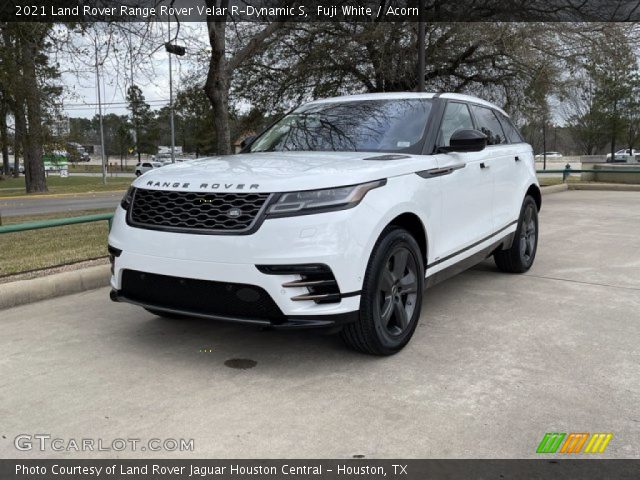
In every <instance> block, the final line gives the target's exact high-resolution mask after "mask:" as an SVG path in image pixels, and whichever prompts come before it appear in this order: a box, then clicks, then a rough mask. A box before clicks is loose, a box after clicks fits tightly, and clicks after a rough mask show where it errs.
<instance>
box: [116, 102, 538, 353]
mask: <svg viewBox="0 0 640 480" xmlns="http://www.w3.org/2000/svg"><path fill="white" fill-rule="evenodd" d="M540 205H541V195H540V188H539V185H538V182H537V179H536V175H535V166H534V158H533V152H532V149H531V146H530V145H528V144H527V143H525V142H524V140H523V138H522V136H521V135H520V133H519V132H518V130H517V129H516V128H515V127H514V125H513V123H512V122H511V120H510V119H509V117H508V116H507V114H506V113H505V112H504V111H502V110H501V109H500V108H498V107H496V106H495V105H493V104H491V103H488V102H486V101H484V100H481V99H479V98H475V97H472V96H467V95H459V94H449V93H443V94H429V93H381V94H364V95H353V96H345V97H337V98H329V99H323V100H317V101H313V102H310V103H307V104H305V105H303V106H301V107H299V108H297V109H296V110H294V111H293V112H292V113H290V114H288V115H286V116H284V117H283V118H282V119H281V120H279V121H278V122H276V123H275V124H273V125H272V126H271V127H269V128H267V129H266V130H265V131H264V132H263V133H261V134H260V135H258V136H257V137H255V138H248V139H246V141H245V142H244V145H243V150H242V151H241V152H240V153H238V154H236V155H230V156H220V157H212V158H201V159H196V160H192V161H186V162H182V163H176V164H171V165H167V166H164V167H161V168H158V169H152V170H149V171H148V172H146V173H144V174H143V175H141V176H140V177H138V178H137V179H136V180H135V181H134V182H133V184H132V186H131V188H130V189H129V190H128V192H127V193H126V195H125V196H124V198H123V199H122V202H121V204H120V206H118V208H117V210H116V213H115V216H114V219H113V223H112V226H111V231H110V234H109V255H110V259H111V262H112V272H113V275H112V277H111V287H112V290H111V298H112V299H113V300H115V301H118V302H129V303H133V304H136V305H139V306H141V307H144V308H145V309H147V310H148V311H150V312H152V313H154V314H156V315H159V316H165V317H200V318H206V319H212V320H225V321H234V322H239V323H246V324H253V325H261V326H271V327H274V328H311V327H317V328H323V329H327V330H330V331H335V332H336V333H337V332H339V333H340V335H341V336H342V338H343V340H344V341H345V343H346V344H347V345H348V346H349V347H351V348H354V349H356V350H359V351H362V352H365V353H370V354H375V355H390V354H393V353H396V352H398V351H399V350H400V349H402V348H403V347H404V346H405V345H406V344H407V342H408V341H409V340H410V338H411V336H412V335H413V333H414V331H415V329H416V325H417V323H418V319H419V317H420V311H421V307H422V302H423V290H424V289H425V288H427V287H429V286H432V285H434V284H435V283H437V282H440V281H442V280H443V279H445V278H447V277H449V276H451V275H454V274H456V273H459V272H461V271H463V270H464V269H467V268H469V267H470V266H472V265H474V264H476V263H478V262H480V261H482V260H484V259H486V258H487V257H489V256H491V255H492V256H493V257H494V259H495V263H496V265H497V266H498V269H499V270H501V271H504V272H511V273H522V272H525V271H527V270H528V269H529V268H530V267H531V265H532V263H533V261H534V259H535V255H536V249H537V243H538V212H539V210H540ZM428 298H429V297H428V295H427V296H426V299H427V301H428Z"/></svg>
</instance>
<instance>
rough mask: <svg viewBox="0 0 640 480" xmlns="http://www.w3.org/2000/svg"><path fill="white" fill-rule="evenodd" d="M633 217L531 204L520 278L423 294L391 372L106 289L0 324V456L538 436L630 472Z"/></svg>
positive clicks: (633, 441) (586, 199) (506, 452)
mask: <svg viewBox="0 0 640 480" xmlns="http://www.w3.org/2000/svg"><path fill="white" fill-rule="evenodd" d="M639 206H640V194H638V193H634V192H587V191H570V192H564V193H558V194H553V195H548V196H545V197H544V198H543V208H542V212H541V232H542V233H541V238H540V249H539V251H538V258H537V260H536V263H535V266H534V267H533V268H532V269H531V271H530V272H529V273H527V274H525V275H507V274H502V273H499V272H497V271H496V269H495V267H494V266H493V263H492V262H490V261H487V262H485V263H483V264H481V265H479V266H478V267H476V268H474V269H473V270H471V271H468V272H466V273H464V274H462V275H459V276H458V277H456V278H453V279H451V280H449V281H447V282H445V283H443V284H441V285H439V286H437V287H435V288H434V289H432V290H429V291H427V293H426V296H425V310H424V313H423V316H422V318H421V321H420V324H419V327H418V329H417V331H416V334H415V337H414V338H413V340H412V341H411V343H410V344H409V345H408V347H407V348H406V349H405V350H404V351H402V352H401V353H399V354H397V355H395V356H393V357H389V358H375V357H369V356H365V355H361V354H358V353H354V352H351V351H349V350H346V349H345V348H344V347H343V346H342V344H341V342H340V340H339V339H338V338H336V337H330V336H321V335H317V334H313V333H300V332H297V333H293V332H275V331H264V330H259V329H256V328H253V327H245V326H236V325H229V324H220V323H214V322H209V321H203V320H166V319H160V318H157V317H155V316H153V315H151V314H149V313H147V312H145V311H144V310H141V309H139V308H136V307H134V306H131V305H126V304H114V303H111V302H110V301H109V299H108V290H107V289H100V290H95V291H90V292H86V293H83V294H78V295H72V296H67V297H61V298H57V299H54V300H50V301H44V302H40V303H36V304H32V305H26V306H22V307H18V308H14V309H11V310H5V311H2V312H0V322H1V323H2V335H1V336H0V352H2V354H1V356H0V385H1V389H0V392H1V393H0V398H1V400H0V418H2V422H1V423H0V436H1V439H0V457H11V458H27V457H31V458H33V457H56V458H97V457H113V456H115V455H116V454H114V452H113V451H111V452H108V451H107V452H82V453H76V452H54V451H50V450H49V451H45V452H39V451H35V452H34V451H32V452H20V451H17V450H16V449H15V448H14V445H13V439H14V438H15V437H16V436H17V435H19V434H23V433H24V434H36V433H48V434H50V435H52V437H58V438H62V439H63V440H65V441H66V440H69V439H81V438H87V437H91V438H95V439H102V440H103V441H104V442H105V443H106V444H110V442H111V441H112V440H113V439H116V438H137V439H142V440H143V441H144V440H145V439H150V438H161V439H165V438H174V439H175V438H183V439H193V440H194V450H193V451H192V452H172V453H170V454H169V456H171V457H172V458H180V457H194V458H210V457H211V458H216V457H221V458H242V457H250V458H251V457H253V458H269V457H298V458H351V457H352V456H354V455H364V456H365V457H367V458H379V457H382V458H384V457H387V458H394V457H395V458H398V457H402V458H407V457H417V458H424V457H434V458H447V457H469V458H495V457H498V458H505V457H506V458H521V457H536V453H535V450H536V447H537V446H538V444H539V443H540V440H541V439H542V437H543V435H544V434H545V433H546V432H567V433H569V432H591V433H595V432H612V433H613V435H614V436H613V439H612V440H611V442H610V444H609V446H608V448H607V450H606V452H605V453H604V454H603V455H601V456H603V457H606V458H616V457H634V458H638V457H640V430H639V428H638V426H639V424H640V413H639V410H638V405H639V404H640V368H638V365H639V364H640V355H639V354H640V347H639V339H640V208H638V207H639ZM117 455H118V456H119V457H121V458H135V457H154V456H155V457H166V456H167V453H166V452H158V453H153V452H149V451H147V452H141V451H135V452H134V451H130V450H127V451H124V452H121V453H117ZM556 456H561V455H559V454H558V455H556ZM584 456H585V455H577V456H574V457H573V458H576V457H584ZM595 456H597V455H595ZM593 457H594V456H589V458H593Z"/></svg>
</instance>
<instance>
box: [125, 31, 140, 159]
mask: <svg viewBox="0 0 640 480" xmlns="http://www.w3.org/2000/svg"><path fill="white" fill-rule="evenodd" d="M129 76H130V77H131V85H130V87H129V88H133V85H134V83H133V42H132V41H131V31H129ZM133 113H134V112H132V117H133ZM132 126H133V128H132V129H131V133H132V135H131V136H132V137H133V138H132V139H133V145H134V146H135V147H136V155H137V156H138V163H140V148H139V147H138V129H137V127H136V125H132ZM125 165H126V160H125Z"/></svg>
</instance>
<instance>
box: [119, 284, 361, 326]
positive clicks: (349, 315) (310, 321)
mask: <svg viewBox="0 0 640 480" xmlns="http://www.w3.org/2000/svg"><path fill="white" fill-rule="evenodd" d="M109 296H110V297H111V300H113V301H114V302H125V303H131V304H133V305H138V306H140V307H143V308H148V309H151V310H157V311H159V312H165V313H169V314H172V315H181V316H185V317H195V318H204V319H207V320H217V321H222V322H233V323H242V324H246V325H257V326H262V327H272V328H275V329H283V330H285V329H286V330H289V329H291V330H294V329H307V328H332V327H338V326H342V325H346V324H347V323H352V322H355V321H357V320H358V312H357V311H354V312H346V313H336V314H331V315H318V316H314V315H302V316H298V317H295V316H289V317H282V319H280V320H277V321H274V320H265V319H262V318H252V317H232V316H226V315H214V314H207V313H202V312H197V311H193V310H188V309H184V308H171V307H167V306H163V305H157V304H149V303H145V302H141V301H139V300H134V299H131V298H127V297H126V296H125V295H123V294H122V293H120V292H118V291H117V290H113V289H112V290H111V292H110V294H109Z"/></svg>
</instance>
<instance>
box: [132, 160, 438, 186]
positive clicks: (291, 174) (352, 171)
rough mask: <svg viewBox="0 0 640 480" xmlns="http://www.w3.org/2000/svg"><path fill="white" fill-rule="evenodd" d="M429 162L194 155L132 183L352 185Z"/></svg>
mask: <svg viewBox="0 0 640 480" xmlns="http://www.w3.org/2000/svg"><path fill="white" fill-rule="evenodd" d="M434 166H435V158H433V157H430V156H415V155H405V154H383V153H379V152H378V153H371V152H368V153H367V152H259V153H245V154H238V155H228V156H222V157H209V158H200V159H197V160H190V161H187V162H182V163H176V164H171V165H167V166H164V167H161V168H158V169H154V170H150V171H149V172H147V173H145V174H144V175H142V176H140V177H139V178H138V179H136V180H135V181H134V182H133V185H134V186H135V187H140V188H148V189H156V190H177V191H223V192H240V191H251V192H269V193H276V192H290V191H296V190H314V189H317V188H328V187H337V186H342V185H352V184H357V183H363V182H367V181H372V180H378V179H382V178H389V177H393V176H398V175H406V174H408V173H413V172H416V171H419V170H425V169H427V168H432V167H434Z"/></svg>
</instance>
